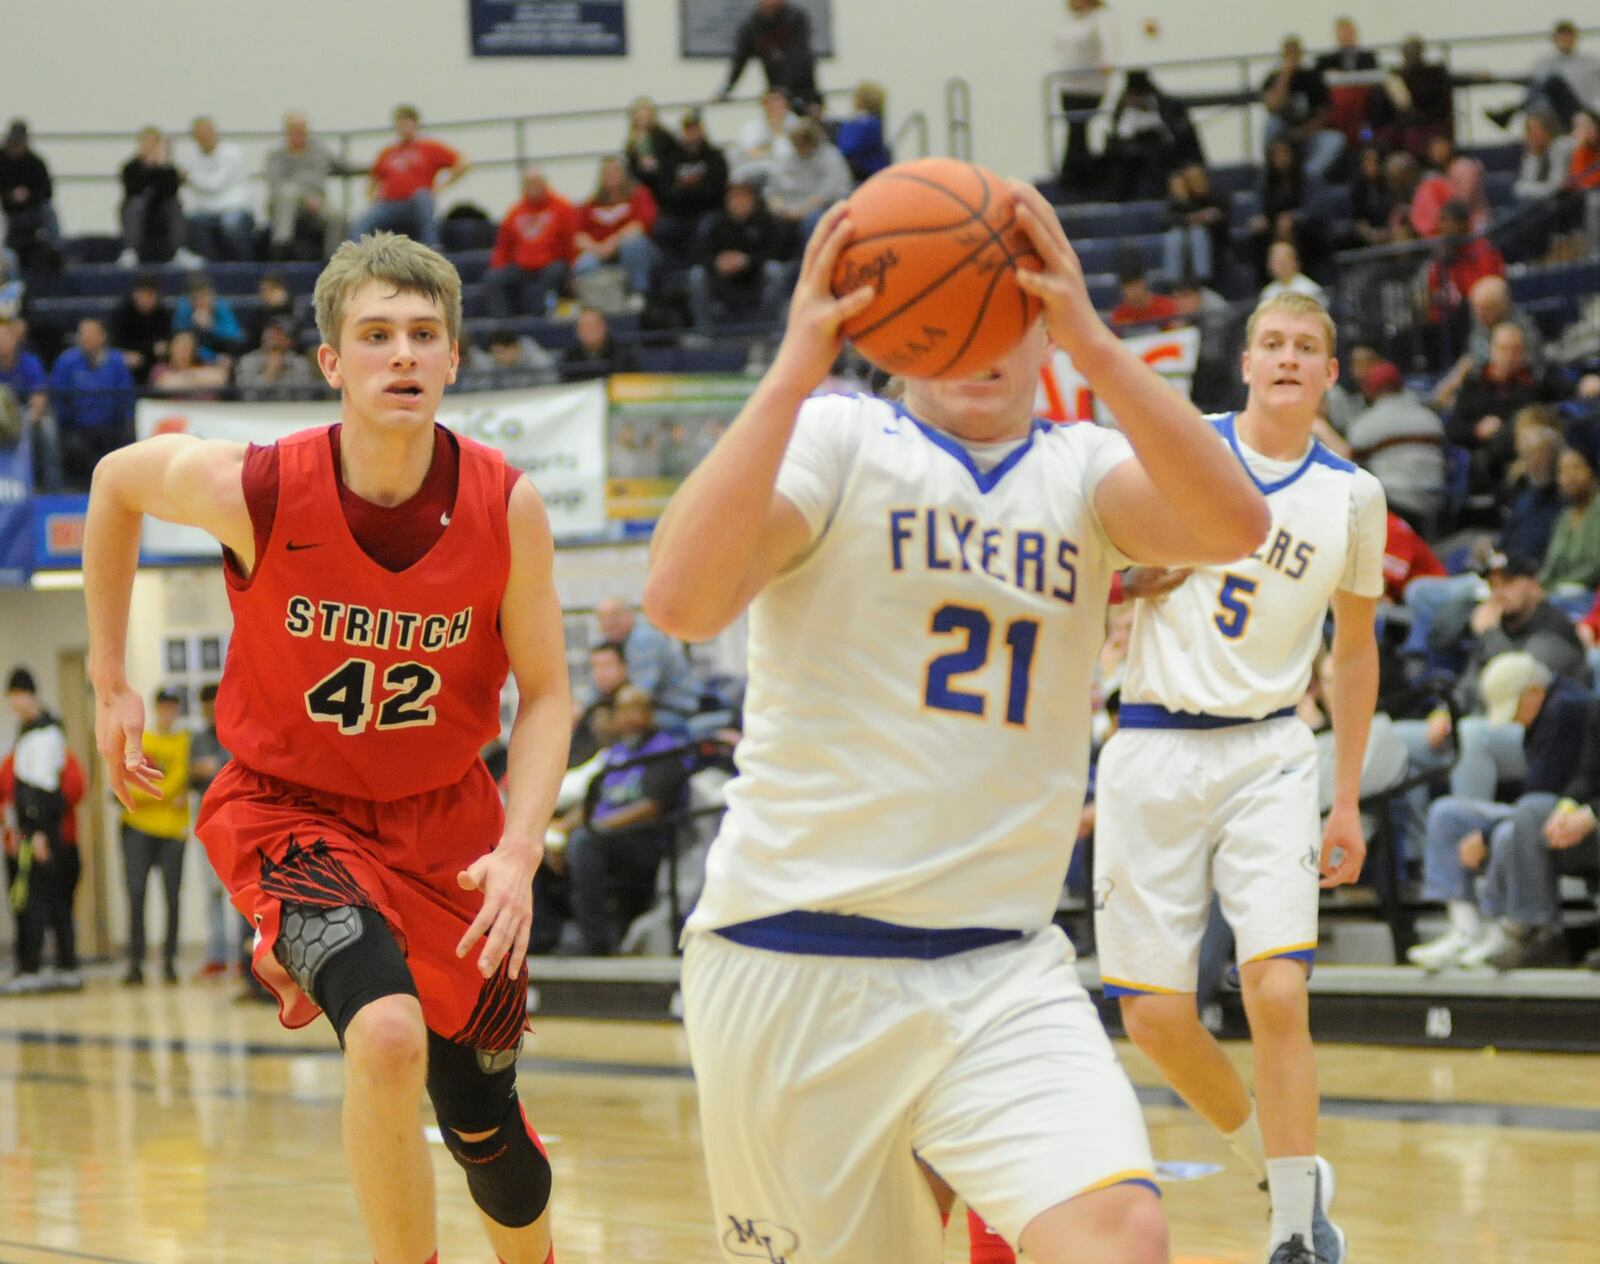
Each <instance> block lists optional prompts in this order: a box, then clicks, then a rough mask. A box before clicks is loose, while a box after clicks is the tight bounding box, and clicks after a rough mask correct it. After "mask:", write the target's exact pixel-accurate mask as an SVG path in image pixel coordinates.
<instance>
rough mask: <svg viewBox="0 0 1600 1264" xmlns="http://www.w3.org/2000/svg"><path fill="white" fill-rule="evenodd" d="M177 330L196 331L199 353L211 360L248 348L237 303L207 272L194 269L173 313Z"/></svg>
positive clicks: (178, 331) (208, 361) (200, 356)
mask: <svg viewBox="0 0 1600 1264" xmlns="http://www.w3.org/2000/svg"><path fill="white" fill-rule="evenodd" d="M172 330H173V332H174V333H184V332H189V333H193V334H194V338H195V343H196V347H197V350H198V356H199V359H200V361H201V362H202V363H205V364H209V363H211V362H212V361H213V360H215V359H217V358H218V357H222V356H230V357H231V356H236V355H238V354H239V353H240V352H241V351H243V350H244V348H245V341H244V327H243V326H242V325H241V324H240V323H239V317H238V315H237V314H236V313H235V312H234V310H233V304H232V303H230V302H228V300H227V299H225V298H223V297H221V296H220V295H219V294H218V293H217V287H216V286H215V285H214V284H213V283H212V281H211V278H210V277H209V276H207V275H206V274H205V273H204V272H193V273H190V274H189V276H188V277H187V278H185V280H184V283H183V297H182V298H180V299H179V300H178V305H177V307H176V308H175V309H174V311H173V313H172Z"/></svg>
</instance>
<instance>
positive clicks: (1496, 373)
mask: <svg viewBox="0 0 1600 1264" xmlns="http://www.w3.org/2000/svg"><path fill="white" fill-rule="evenodd" d="M1561 393H1562V392H1561V384H1560V382H1559V380H1558V379H1557V378H1556V377H1555V375H1554V374H1551V373H1549V372H1545V373H1537V372H1535V371H1534V369H1533V367H1532V366H1531V365H1529V363H1528V353H1527V342H1526V339H1525V338H1524V337H1523V333H1522V329H1521V328H1520V327H1519V326H1518V325H1516V324H1515V323H1513V322H1511V321H1504V322H1502V323H1501V324H1499V325H1496V326H1495V328H1494V332H1493V334H1492V335H1490V340H1489V359H1488V362H1487V363H1486V364H1485V365H1484V366H1483V367H1482V368H1481V369H1474V370H1472V371H1471V372H1469V373H1468V374H1467V375H1466V377H1465V378H1463V379H1462V383H1461V390H1460V391H1459V392H1458V394H1457V395H1456V406H1455V410H1454V412H1453V413H1452V414H1451V417H1450V424H1449V426H1448V434H1449V438H1450V442H1451V443H1453V444H1455V445H1456V446H1457V447H1461V448H1466V449H1468V450H1469V451H1471V452H1472V486H1473V489H1474V490H1475V491H1480V492H1493V491H1496V490H1497V489H1498V488H1499V486H1500V484H1501V482H1502V481H1503V479H1504V476H1505V472H1506V468H1507V467H1508V466H1509V465H1510V464H1511V460H1512V457H1513V455H1514V453H1515V442H1514V437H1513V433H1512V430H1511V427H1510V426H1508V425H1507V424H1506V419H1507V418H1509V417H1514V416H1515V415H1516V413H1517V412H1518V411H1519V410H1521V409H1523V408H1526V407H1527V406H1528V405H1530V404H1540V403H1548V402H1552V401H1554V400H1556V399H1559V398H1560V397H1561Z"/></svg>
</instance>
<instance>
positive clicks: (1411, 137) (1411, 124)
mask: <svg viewBox="0 0 1600 1264" xmlns="http://www.w3.org/2000/svg"><path fill="white" fill-rule="evenodd" d="M1389 95H1390V99H1391V101H1392V102H1393V104H1394V107H1395V115H1396V117H1395V123H1394V128H1393V131H1394V137H1393V141H1394V144H1396V145H1397V146H1398V147H1399V148H1400V149H1402V150H1404V151H1406V152H1407V153H1409V154H1411V155H1412V156H1413V157H1415V158H1420V157H1422V155H1423V154H1425V153H1426V152H1427V149H1428V143H1429V142H1430V141H1431V140H1433V139H1434V137H1436V136H1446V137H1453V136H1454V135H1455V130H1456V107H1455V81H1454V80H1453V79H1452V77H1451V75H1450V68H1449V67H1448V66H1446V65H1444V64H1443V63H1442V62H1430V61H1428V60H1427V50H1426V48H1425V47H1424V45H1423V43H1422V37H1421V36H1420V35H1408V36H1406V38H1405V42H1404V43H1402V44H1401V45H1400V68H1399V71H1398V73H1397V74H1396V75H1394V76H1393V77H1392V78H1391V79H1390V80H1389Z"/></svg>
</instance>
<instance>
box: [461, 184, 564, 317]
mask: <svg viewBox="0 0 1600 1264" xmlns="http://www.w3.org/2000/svg"><path fill="white" fill-rule="evenodd" d="M577 231H578V212H577V210H576V208H574V207H573V205H572V203H571V202H569V201H567V199H566V198H564V197H562V196H561V195H560V194H559V193H557V192H555V191H554V190H553V189H551V187H550V185H549V182H548V181H546V179H545V177H544V172H543V171H541V170H539V168H537V167H530V168H529V169H528V170H527V171H525V172H523V174H522V200H521V201H519V202H518V203H516V205H514V206H513V207H512V208H511V209H510V210H509V211H507V212H506V216H505V218H504V219H503V220H501V221H500V231H499V232H498V233H497V234H496V235H495V239H494V250H493V251H492V252H491V253H490V255H489V272H488V275H487V276H485V277H484V280H485V282H487V284H488V286H489V303H490V307H491V310H493V312H494V314H495V315H497V316H517V315H529V316H543V315H545V314H546V313H547V312H548V311H549V310H550V309H551V308H553V307H554V306H555V302H556V298H557V296H558V295H559V294H560V293H561V289H562V287H563V286H565V285H566V283H567V277H568V275H569V274H570V273H571V271H572V260H573V258H574V256H575V253H576V248H575V246H574V244H573V238H574V236H575V235H576V233H577Z"/></svg>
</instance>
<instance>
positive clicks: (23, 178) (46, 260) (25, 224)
mask: <svg viewBox="0 0 1600 1264" xmlns="http://www.w3.org/2000/svg"><path fill="white" fill-rule="evenodd" d="M54 197H55V190H54V185H53V183H52V182H51V179H50V168H49V167H47V166H45V162H44V159H43V158H41V157H39V155H38V154H36V153H35V152H34V151H33V147H32V145H30V144H29V143H28V124H27V123H26V122H25V121H24V120H22V119H13V120H12V121H11V126H10V127H9V128H8V129H7V131H6V139H5V144H4V145H3V146H0V210H3V211H4V212H5V216H6V233H5V244H6V245H7V246H8V247H9V248H10V249H11V250H14V251H15V252H16V254H17V257H18V259H20V260H21V261H22V266H23V267H24V268H25V269H28V270H29V271H33V270H49V269H51V268H53V267H54V265H55V264H56V262H57V261H58V260H59V258H60V252H61V224H60V222H59V221H58V220H57V219H56V209H55V201H54Z"/></svg>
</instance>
